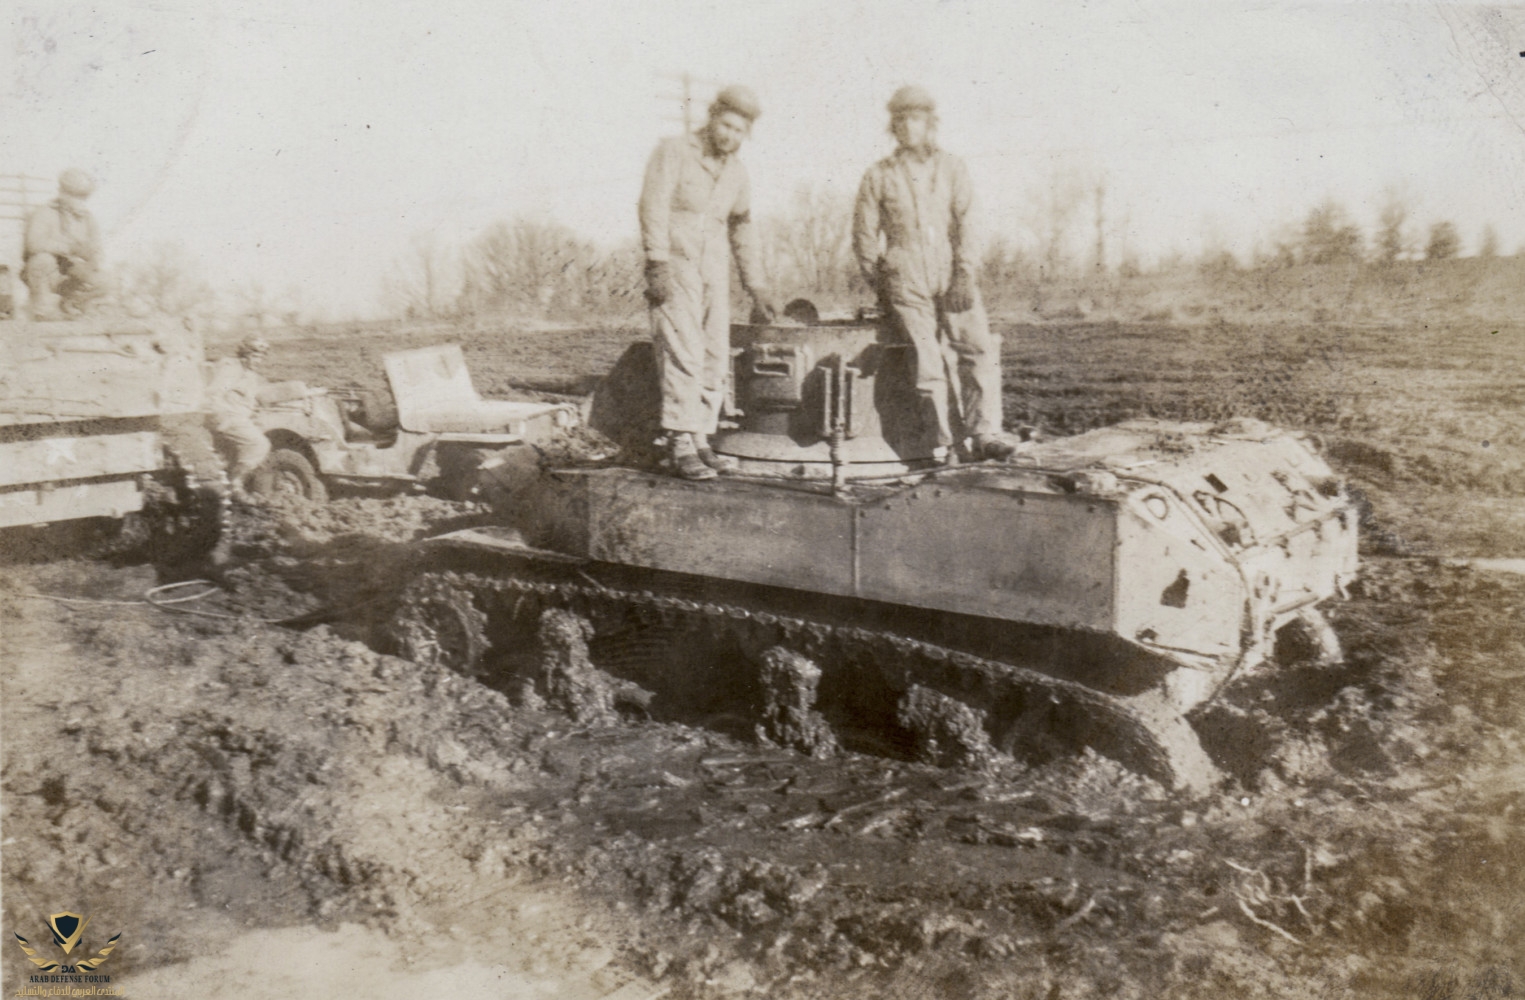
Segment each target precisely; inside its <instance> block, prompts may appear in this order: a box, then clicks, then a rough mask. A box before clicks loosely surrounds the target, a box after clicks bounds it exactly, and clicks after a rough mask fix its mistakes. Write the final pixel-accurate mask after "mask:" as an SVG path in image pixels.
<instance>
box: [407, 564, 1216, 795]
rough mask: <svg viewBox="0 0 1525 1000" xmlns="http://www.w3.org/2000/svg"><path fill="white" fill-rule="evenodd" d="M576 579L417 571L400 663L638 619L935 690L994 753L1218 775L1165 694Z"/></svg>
mask: <svg viewBox="0 0 1525 1000" xmlns="http://www.w3.org/2000/svg"><path fill="white" fill-rule="evenodd" d="M572 572H576V571H575V570H573V571H572ZM579 575H581V576H583V579H581V580H574V579H568V578H565V577H563V578H560V579H537V578H535V577H534V576H532V575H529V574H526V575H516V574H514V573H512V572H506V573H494V574H488V573H480V572H473V571H463V570H454V569H449V570H431V571H426V572H422V573H420V574H418V575H417V576H415V577H414V578H413V580H412V581H411V582H410V583H409V584H408V585H407V586H406V587H405V588H404V590H403V593H402V595H401V601H400V603H399V606H398V611H397V614H396V616H395V617H394V618H393V620H392V624H391V633H392V636H393V638H394V641H395V644H396V645H397V646H398V647H399V648H400V649H401V650H402V652H403V653H404V654H405V655H409V654H411V655H412V656H413V658H415V659H424V660H433V661H435V662H438V663H439V664H440V665H443V666H449V667H452V668H454V669H457V670H461V671H462V672H465V673H469V674H479V675H480V674H481V673H483V671H482V669H481V662H480V661H481V657H482V656H483V654H485V652H486V651H487V650H488V649H489V648H490V646H491V642H490V639H489V631H490V629H491V624H490V623H491V621H492V619H493V617H494V614H495V613H501V612H502V611H504V610H508V612H509V613H510V614H517V615H524V614H525V613H526V611H529V612H535V613H538V612H539V611H540V610H544V609H547V608H560V609H563V610H566V611H569V612H571V613H573V614H576V615H579V616H583V617H585V618H587V619H589V620H603V621H608V620H610V618H611V616H614V617H623V616H629V615H631V614H634V615H636V616H638V617H639V618H640V619H641V620H642V621H643V622H644V623H646V624H648V625H655V626H662V627H665V628H667V629H670V630H673V631H676V632H680V633H688V632H694V631H698V632H701V633H704V634H707V635H709V636H711V637H713V636H721V635H728V636H731V637H734V638H737V639H743V640H745V641H744V642H743V645H744V646H746V647H748V648H750V649H754V650H756V649H762V648H765V647H778V646H781V647H784V648H787V649H790V650H793V651H795V652H797V653H800V654H802V655H804V656H806V657H810V658H812V659H817V660H821V661H823V662H831V661H835V662H841V661H843V660H844V659H845V660H850V661H852V662H854V663H856V664H858V665H860V669H861V665H862V664H865V663H867V664H872V665H873V669H874V670H875V672H877V673H878V675H879V677H880V678H881V679H882V681H883V682H884V683H885V684H887V686H888V688H889V689H890V690H893V691H896V692H898V693H900V694H902V695H906V694H909V693H911V692H913V691H914V690H915V689H917V688H924V689H931V690H932V691H935V692H937V694H936V695H934V696H933V697H934V698H935V699H936V700H937V701H938V702H942V703H946V702H948V701H950V700H951V701H952V702H955V703H959V704H962V705H964V706H967V707H968V709H969V710H972V712H973V713H974V716H973V717H974V718H977V719H979V720H980V722H981V725H982V726H983V728H984V729H985V730H986V732H987V733H988V734H989V741H990V749H993V750H995V751H997V752H1001V753H1008V754H1012V755H1014V756H1018V757H1021V756H1026V755H1031V754H1032V752H1033V751H1035V750H1038V751H1040V752H1042V753H1043V754H1044V755H1048V754H1050V753H1052V752H1053V751H1055V750H1058V749H1061V748H1063V749H1066V750H1069V751H1075V750H1078V749H1080V748H1081V747H1082V746H1088V747H1090V748H1092V749H1094V750H1095V751H1096V752H1097V753H1099V754H1101V755H1102V756H1106V757H1110V758H1112V759H1114V760H1117V761H1118V762H1120V763H1122V764H1123V765H1124V766H1126V767H1128V768H1129V769H1130V770H1133V771H1136V772H1138V773H1141V774H1144V775H1146V776H1148V777H1151V778H1154V779H1155V780H1157V781H1159V782H1161V783H1162V784H1163V785H1165V786H1166V787H1168V788H1174V789H1177V790H1181V791H1185V792H1189V793H1194V794H1203V793H1206V792H1207V791H1209V790H1210V789H1211V788H1212V787H1213V786H1215V785H1216V784H1217V783H1218V781H1219V780H1220V778H1221V774H1220V773H1219V772H1218V770H1217V768H1216V767H1215V766H1214V765H1213V763H1212V761H1211V759H1210V758H1209V757H1208V756H1207V754H1206V752H1205V751H1204V750H1203V749H1202V746H1201V744H1200V742H1199V741H1198V739H1197V736H1196V733H1195V731H1194V730H1193V729H1192V728H1191V726H1190V724H1189V723H1188V722H1187V721H1186V719H1185V718H1184V717H1182V715H1181V714H1180V713H1179V712H1178V711H1177V710H1176V709H1175V708H1174V707H1172V706H1170V705H1169V704H1168V703H1167V702H1166V701H1165V699H1164V698H1163V696H1158V697H1157V696H1155V695H1153V694H1145V695H1139V696H1130V697H1117V696H1112V695H1108V694H1106V693H1103V692H1100V691H1096V690H1094V689H1092V688H1089V687H1086V686H1083V685H1080V684H1077V683H1074V682H1072V681H1067V680H1064V679H1061V678H1057V677H1054V676H1051V675H1049V674H1045V673H1041V672H1039V671H1036V670H1033V669H1031V668H1028V667H1024V666H1021V665H1019V664H1015V663H1007V662H1002V661H999V660H994V659H988V658H985V657H980V656H975V655H972V654H969V653H966V652H963V651H961V650H956V649H951V648H948V647H945V646H940V645H937V644H935V643H931V642H927V641H924V640H922V639H918V638H912V637H909V636H905V635H902V634H899V633H896V632H893V631H887V630H881V629H871V628H864V627H861V626H857V625H851V624H842V623H837V622H832V621H828V620H824V619H814V618H806V617H801V616H799V615H796V614H783V613H776V612H772V611H768V610H761V609H757V608H751V607H746V606H743V605H740V604H734V603H722V602H716V601H709V600H697V599H692V598H688V597H684V596H680V595H675V594H671V593H663V592H659V591H655V590H645V589H628V588H620V587H611V586H606V585H604V584H601V583H598V582H597V581H594V580H592V578H591V577H587V576H586V575H583V574H579ZM527 605H528V606H527ZM442 612H444V614H442ZM442 632H443V633H444V635H443V636H442V635H441V633H442ZM442 638H443V639H444V641H441V639H442ZM431 650H433V651H434V653H432V654H431V652H430V651H431ZM939 696H940V697H939Z"/></svg>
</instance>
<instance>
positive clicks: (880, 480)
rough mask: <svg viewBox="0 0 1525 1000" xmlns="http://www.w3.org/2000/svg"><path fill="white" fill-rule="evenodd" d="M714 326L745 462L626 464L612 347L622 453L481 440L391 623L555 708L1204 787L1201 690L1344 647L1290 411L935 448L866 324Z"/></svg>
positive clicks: (1346, 515)
mask: <svg viewBox="0 0 1525 1000" xmlns="http://www.w3.org/2000/svg"><path fill="white" fill-rule="evenodd" d="M732 342H733V348H734V349H733V355H734V358H735V360H734V368H733V380H732V384H733V386H734V396H733V399H732V400H731V401H730V403H729V405H728V408H727V409H728V413H729V416H730V420H731V422H732V423H733V424H734V426H733V427H732V428H731V429H729V430H727V431H726V432H723V433H721V434H719V435H717V436H716V437H715V439H714V446H715V449H716V450H717V451H718V452H721V453H723V454H729V455H731V456H733V457H735V458H737V459H738V460H739V461H740V464H741V472H740V474H738V475H734V476H729V477H723V478H720V479H717V480H711V481H707V482H690V481H685V480H682V479H679V478H676V477H673V476H669V475H665V474H662V473H660V472H654V471H652V470H651V469H650V468H649V467H645V466H644V460H645V459H647V458H649V448H650V443H651V440H652V438H653V437H654V436H655V433H656V430H655V406H656V388H655V378H654V365H653V362H652V359H651V354H650V350H649V345H645V344H638V345H635V346H633V347H632V348H631V349H630V350H629V351H628V352H627V353H626V355H625V357H624V358H622V359H621V361H620V362H619V364H618V365H617V366H616V368H615V369H614V371H613V372H612V373H611V375H610V377H609V378H608V379H606V381H605V383H604V384H603V386H602V387H601V388H600V390H599V391H598V393H597V394H596V395H595V397H594V399H593V401H592V403H591V407H590V422H591V424H592V425H593V427H594V428H595V429H598V430H600V431H603V432H605V433H606V434H608V435H609V436H610V437H613V438H615V439H616V441H617V442H618V443H620V444H621V445H622V450H621V455H620V457H619V458H617V459H615V460H588V461H580V462H579V461H569V460H566V459H565V456H564V455H559V456H557V457H556V458H555V459H552V458H550V457H549V456H544V457H541V458H539V459H536V460H529V452H528V449H526V454H525V455H524V456H520V457H521V458H524V459H525V460H524V461H515V462H505V463H503V464H501V465H500V466H499V467H498V475H497V478H496V480H495V482H493V484H492V485H491V488H490V490H488V493H489V494H490V497H491V499H492V501H493V506H494V510H495V512H496V514H497V518H498V521H499V523H498V524H497V525H494V526H489V527H479V528H471V529H467V530H464V531H456V532H452V533H450V534H446V535H442V536H439V537H436V538H434V539H432V540H430V541H428V542H427V543H426V552H427V558H426V559H421V560H420V565H419V570H418V574H417V575H416V576H415V577H414V578H413V579H412V580H411V582H409V583H408V584H407V586H406V587H405V589H404V591H403V594H402V598H401V604H400V607H399V608H398V611H397V615H396V618H395V619H394V621H393V624H392V634H393V638H394V640H395V642H396V644H397V646H398V647H399V649H400V651H401V652H403V653H404V654H405V655H408V656H410V657H411V658H413V659H416V660H424V661H429V662H443V663H448V664H449V665H451V666H454V667H456V668H458V669H461V670H465V671H467V672H472V673H480V674H483V675H494V676H496V679H497V681H499V682H501V683H502V684H503V685H505V686H507V687H508V688H509V689H510V690H518V691H519V692H520V694H521V695H522V697H523V698H525V699H527V700H539V699H543V698H550V699H551V700H552V701H553V702H557V703H559V704H560V705H561V707H563V708H567V709H568V710H570V711H572V712H573V714H574V715H579V716H580V715H582V714H588V715H590V717H599V718H603V717H608V716H609V714H610V713H611V712H612V711H614V709H615V708H616V707H618V706H619V705H620V704H621V703H623V704H624V705H625V706H626V708H627V710H630V711H637V712H645V713H649V714H650V715H652V716H654V717H658V718H675V719H676V718H681V719H689V720H694V719H698V720H709V721H710V722H711V724H714V725H717V726H721V727H731V728H736V727H738V726H739V727H741V729H742V730H743V731H746V732H749V733H752V732H755V734H756V735H757V736H758V737H759V738H760V739H762V740H764V741H769V742H774V743H778V744H783V745H788V746H792V747H794V748H795V749H798V750H801V751H803V752H807V753H813V754H826V753H830V752H832V751H833V750H834V749H835V748H836V747H838V746H841V747H845V748H847V749H853V750H864V751H869V752H876V753H884V754H889V755H893V756H900V757H910V758H914V759H920V760H925V761H928V762H931V763H936V764H940V765H959V766H979V765H981V764H982V763H984V762H987V761H990V760H992V759H995V758H996V757H997V756H999V755H1003V754H1010V755H1014V756H1018V757H1025V758H1043V757H1047V756H1051V755H1053V754H1055V753H1060V752H1066V751H1074V750H1079V749H1081V748H1085V747H1089V748H1091V749H1093V750H1094V751H1095V752H1097V753H1100V754H1102V755H1105V756H1108V757H1112V758H1114V759H1116V760H1118V761H1120V762H1122V763H1123V764H1125V765H1127V766H1128V767H1130V768H1132V769H1134V770H1136V771H1139V772H1141V773H1143V774H1147V775H1149V776H1151V777H1154V778H1156V779H1158V780H1160V781H1161V782H1162V783H1164V784H1166V785H1169V786H1174V787H1177V788H1182V789H1186V790H1190V791H1197V792H1200V791H1204V790H1206V789H1207V788H1209V787H1211V786H1212V785H1213V784H1214V783H1215V782H1216V780H1217V778H1218V771H1217V769H1216V768H1215V766H1214V764H1213V761H1212V760H1211V759H1210V758H1209V756H1208V755H1207V754H1206V752H1205V751H1204V750H1203V748H1202V745H1201V744H1200V742H1199V741H1198V739H1197V736H1196V733H1195V732H1194V730H1193V729H1192V726H1191V723H1190V721H1189V720H1190V718H1191V717H1192V716H1193V713H1195V712H1200V711H1201V710H1202V709H1203V708H1204V707H1205V706H1207V705H1208V704H1209V703H1210V702H1211V701H1212V699H1213V698H1214V696H1215V695H1217V694H1218V693H1219V692H1220V691H1222V690H1223V689H1224V687H1225V685H1227V684H1228V683H1229V682H1230V681H1231V680H1233V679H1235V678H1238V677H1243V676H1246V675H1248V674H1251V673H1253V672H1256V671H1259V670H1263V669H1274V668H1275V666H1276V664H1277V662H1278V660H1284V659H1287V658H1289V657H1292V656H1300V657H1302V658H1315V659H1318V660H1321V661H1325V662H1332V661H1335V660H1338V659H1339V656H1340V651H1339V647H1338V643H1337V641H1336V640H1335V638H1334V635H1333V632H1332V631H1331V629H1330V628H1329V627H1328V625H1327V623H1326V622H1325V621H1324V619H1323V616H1322V615H1321V613H1320V610H1319V606H1320V604H1321V603H1323V602H1325V601H1328V600H1330V599H1333V598H1337V597H1339V596H1341V595H1342V594H1343V591H1344V587H1345V585H1346V584H1347V583H1349V582H1350V581H1351V580H1352V579H1353V578H1354V576H1355V574H1356V571H1357V557H1356V542H1357V521H1358V518H1357V515H1356V511H1355V509H1354V506H1353V504H1352V502H1351V500H1350V498H1349V497H1348V496H1347V494H1346V491H1345V489H1344V487H1343V486H1342V484H1341V483H1340V482H1339V481H1338V480H1337V478H1336V477H1335V475H1334V474H1333V473H1332V471H1331V470H1330V468H1329V466H1328V465H1326V464H1325V462H1324V461H1323V460H1322V459H1321V458H1320V457H1319V456H1318V455H1317V454H1316V452H1315V451H1314V450H1313V449H1312V447H1311V446H1310V444H1309V442H1308V441H1307V440H1306V439H1304V438H1303V437H1301V436H1299V435H1296V434H1293V433H1290V432H1286V431H1281V430H1277V429H1274V428H1271V427H1269V426H1267V425H1265V424H1262V423H1260V422H1258V421H1253V420H1236V421H1229V422H1226V423H1222V424H1217V425H1209V424H1202V423H1195V424H1187V423H1172V422H1166V421H1159V420H1133V421H1129V422H1126V423H1123V424H1120V425H1117V426H1114V427H1109V428H1103V429H1100V430H1095V431H1092V432H1089V433H1086V434H1081V435H1078V436H1075V437H1070V438H1063V439H1055V440H1050V441H1044V442H1036V441H1034V442H1027V443H1025V444H1024V446H1023V447H1022V448H1021V449H1020V450H1019V452H1018V454H1017V455H1016V456H1015V458H1013V459H1012V460H1010V461H1006V462H989V461H986V462H979V463H974V464H963V465H959V464H957V463H953V464H944V463H942V462H941V461H939V460H938V459H939V456H938V455H937V454H936V453H935V452H934V451H933V448H932V445H931V442H934V441H935V437H934V436H931V435H929V434H928V428H927V427H926V426H925V419H924V418H923V417H922V416H921V415H920V414H919V413H918V411H917V407H916V405H915V404H916V397H915V393H914V391H913V390H914V386H913V384H912V380H913V378H914V365H913V362H912V359H911V357H910V350H911V349H910V347H909V346H908V345H903V344H902V343H899V342H898V341H897V340H896V339H895V338H894V336H893V335H892V334H890V333H889V332H887V330H886V328H885V327H884V326H883V325H881V324H879V323H876V322H873V321H871V320H864V319H862V318H858V319H853V320H843V321H837V322H824V323H822V322H818V323H815V324H811V325H749V326H737V327H735V328H734V329H733V337H732ZM569 614H570V615H571V616H575V618H576V619H579V620H580V621H579V622H578V624H577V625H576V627H573V626H571V625H569V624H568V615H569ZM526 651H535V653H536V654H538V656H537V655H535V654H532V655H530V656H529V657H528V658H526V656H525V653H526ZM547 664H561V666H562V669H560V670H559V672H557V671H554V670H552V669H551V667H549V666H547ZM547 671H551V672H553V673H557V676H556V677H551V676H549V674H548V673H547ZM588 699H592V701H593V703H594V707H593V708H592V709H589V708H588V704H587V702H588Z"/></svg>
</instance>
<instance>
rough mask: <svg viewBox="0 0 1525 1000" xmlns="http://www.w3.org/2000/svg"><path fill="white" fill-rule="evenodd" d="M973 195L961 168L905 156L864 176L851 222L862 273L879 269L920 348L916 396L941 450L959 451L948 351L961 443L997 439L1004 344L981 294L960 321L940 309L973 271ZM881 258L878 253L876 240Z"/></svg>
mask: <svg viewBox="0 0 1525 1000" xmlns="http://www.w3.org/2000/svg"><path fill="white" fill-rule="evenodd" d="M973 205H974V187H973V185H972V184H971V183H970V180H969V169H968V167H966V166H965V165H964V161H963V160H961V159H959V158H958V157H956V156H954V155H952V154H951V153H945V152H943V151H942V150H939V149H934V150H933V151H932V152H931V153H929V154H925V155H920V154H917V153H914V152H911V151H909V150H905V149H900V150H897V151H896V152H894V153H893V154H891V155H890V156H887V157H885V158H884V159H882V160H880V161H879V162H878V163H876V164H874V165H873V166H872V167H869V168H868V171H867V172H866V173H864V175H863V183H862V185H861V186H860V187H859V189H858V201H857V205H856V209H855V211H854V213H853V253H854V254H855V255H856V256H857V258H858V265H859V267H860V268H862V269H863V271H864V273H865V274H872V273H874V272H875V270H876V267H877V266H878V261H880V260H882V261H883V265H882V267H883V271H882V283H883V287H882V288H881V289H880V291H881V293H882V294H883V295H884V296H885V297H886V298H887V300H888V301H887V303H886V304H887V305H888V306H889V308H890V309H891V310H892V311H893V312H894V314H895V316H896V317H897V318H898V320H899V322H900V325H901V326H902V327H903V328H904V330H905V333H906V335H907V336H908V337H909V338H910V340H911V343H912V344H913V345H915V348H916V391H917V392H918V393H919V394H920V395H921V397H922V399H923V401H924V405H925V406H927V407H928V408H929V409H931V410H932V411H933V414H934V415H935V426H936V428H937V436H938V440H937V444H938V445H940V446H944V447H946V446H948V445H951V444H952V443H953V442H954V435H953V428H952V426H951V423H950V420H949V413H948V408H949V399H948V377H947V373H946V369H945V366H944V359H943V345H942V344H941V343H940V342H939V339H938V334H939V333H942V334H944V335H945V336H946V339H947V345H948V347H950V348H951V349H952V351H953V353H954V354H955V355H956V356H957V368H958V375H959V381H960V383H961V388H962V403H963V406H962V413H961V427H960V435H959V436H960V437H962V436H964V435H970V436H973V437H980V436H988V435H996V434H999V433H1000V431H1001V364H1000V358H1001V342H1000V337H999V336H997V335H994V334H992V333H991V332H990V322H989V320H988V319H987V318H986V316H985V304H984V302H982V301H981V299H980V293H979V288H978V287H977V286H976V287H974V288H973V297H974V305H973V308H970V309H968V310H966V311H964V312H961V313H949V312H947V311H946V310H945V309H944V306H943V296H944V295H945V294H947V291H948V285H949V283H950V282H951V281H952V279H953V271H954V269H955V268H959V267H966V268H968V269H970V270H971V271H972V270H973V268H974V267H975V264H976V252H975V247H974V241H973V234H972V231H971V226H970V221H971V220H970V216H971V214H972V210H973ZM881 234H883V237H884V249H883V253H882V255H881V253H880V242H879V241H880V235H881Z"/></svg>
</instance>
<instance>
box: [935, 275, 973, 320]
mask: <svg viewBox="0 0 1525 1000" xmlns="http://www.w3.org/2000/svg"><path fill="white" fill-rule="evenodd" d="M973 308H974V278H972V277H971V276H970V274H969V269H968V268H965V267H960V268H955V269H954V271H953V280H952V281H951V282H949V283H948V291H947V292H946V293H944V295H943V309H944V310H945V311H947V312H950V313H961V312H968V311H969V310H971V309H973Z"/></svg>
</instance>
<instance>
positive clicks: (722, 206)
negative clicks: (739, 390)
mask: <svg viewBox="0 0 1525 1000" xmlns="http://www.w3.org/2000/svg"><path fill="white" fill-rule="evenodd" d="M760 113H761V109H760V108H759V106H758V103H757V97H756V96H755V95H754V94H753V93H752V91H751V90H749V89H748V88H746V87H740V86H731V87H726V88H725V89H723V90H721V91H720V93H719V94H718V95H716V97H715V100H714V103H712V104H711V105H710V109H709V120H708V121H707V122H706V123H705V125H704V126H703V127H702V128H700V129H699V130H698V131H697V132H693V133H687V134H684V135H680V136H674V137H672V138H669V139H663V140H662V141H661V142H660V143H659V144H658V145H657V148H656V151H655V152H654V153H652V154H651V160H650V161H649V162H648V163H647V166H646V179H645V183H644V184H643V186H642V188H641V201H640V220H641V243H642V249H643V250H644V251H645V255H646V301H647V303H648V304H649V305H650V306H651V326H652V339H653V340H654V341H655V345H656V356H657V372H658V379H659V380H660V383H661V390H662V414H661V420H662V430H663V431H664V432H665V434H666V436H667V442H668V444H667V447H668V456H669V459H670V461H671V463H672V470H673V473H674V474H675V475H677V476H680V477H682V478H684V479H712V478H714V477H715V475H716V474H717V473H719V472H734V471H735V470H736V461H735V460H734V459H731V458H728V457H725V456H721V455H717V454H715V452H714V451H713V450H711V448H710V444H709V435H711V434H713V433H714V432H715V429H716V427H717V423H718V420H719V416H720V404H721V401H722V399H723V398H724V396H725V385H726V379H727V378H728V377H729V375H730V366H731V352H730V343H731V316H730V277H731V257H732V255H734V256H735V259H736V265H737V270H738V271H739V272H740V274H741V283H742V287H743V288H745V289H746V291H747V293H748V294H749V295H751V297H752V300H753V302H754V303H755V304H756V305H757V308H758V310H759V311H760V312H762V313H763V314H764V315H765V316H766V317H767V319H769V320H771V319H772V318H773V316H774V315H776V313H777V309H776V307H775V305H774V303H773V300H772V299H771V297H770V296H769V295H768V293H767V292H766V291H765V290H764V289H763V287H762V285H761V284H760V281H761V278H762V268H761V265H760V262H759V259H758V252H757V237H756V234H755V232H754V231H753V226H752V218H751V209H752V195H751V188H750V184H749V182H748V180H747V171H746V168H745V167H744V166H742V163H741V160H740V159H739V158H738V157H737V155H736V152H737V150H738V149H740V148H741V143H742V141H743V140H744V139H746V138H747V136H749V135H750V134H751V132H752V123H753V122H754V121H755V120H756V119H757V116H758V115H759V114H760Z"/></svg>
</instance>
